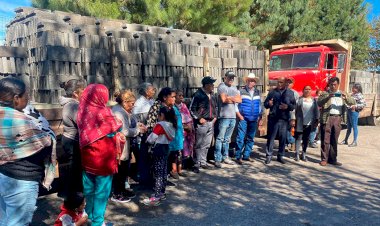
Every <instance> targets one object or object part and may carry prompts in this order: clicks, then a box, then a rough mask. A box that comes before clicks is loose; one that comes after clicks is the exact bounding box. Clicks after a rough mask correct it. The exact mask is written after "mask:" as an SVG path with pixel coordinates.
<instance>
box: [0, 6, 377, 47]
mask: <svg viewBox="0 0 380 226" xmlns="http://www.w3.org/2000/svg"><path fill="white" fill-rule="evenodd" d="M364 2H365V3H368V5H369V13H368V18H367V19H368V20H369V21H371V20H372V19H373V18H376V17H380V0H365V1H364ZM21 6H31V0H0V45H1V44H3V43H4V38H5V31H6V26H5V25H6V24H7V23H8V22H9V21H10V20H11V19H12V18H13V17H14V15H15V13H14V9H15V8H17V7H21Z"/></svg>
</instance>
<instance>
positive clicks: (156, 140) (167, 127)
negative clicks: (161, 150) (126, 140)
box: [146, 121, 176, 144]
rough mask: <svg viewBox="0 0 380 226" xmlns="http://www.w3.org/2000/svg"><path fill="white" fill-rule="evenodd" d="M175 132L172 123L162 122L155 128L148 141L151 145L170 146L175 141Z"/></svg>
mask: <svg viewBox="0 0 380 226" xmlns="http://www.w3.org/2000/svg"><path fill="white" fill-rule="evenodd" d="M175 132H176V131H175V129H174V127H173V124H172V123H170V122H166V121H160V122H157V124H156V125H155V126H154V128H153V132H152V133H151V134H150V135H149V136H148V138H147V140H146V141H147V142H148V143H150V144H169V143H170V142H171V141H172V140H173V139H174V136H175Z"/></svg>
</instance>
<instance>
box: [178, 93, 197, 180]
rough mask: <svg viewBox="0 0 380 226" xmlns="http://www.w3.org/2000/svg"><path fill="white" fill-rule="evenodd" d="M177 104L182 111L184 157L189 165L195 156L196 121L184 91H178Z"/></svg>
mask: <svg viewBox="0 0 380 226" xmlns="http://www.w3.org/2000/svg"><path fill="white" fill-rule="evenodd" d="M175 105H176V106H177V108H178V110H179V112H180V113H181V117H182V124H183V129H184V133H183V136H184V141H183V149H182V159H183V161H184V165H185V166H187V167H189V163H190V162H192V161H193V160H192V159H191V157H192V156H193V149H194V142H195V133H194V122H193V118H192V117H191V114H190V111H189V109H188V108H187V106H186V104H185V103H183V92H182V91H177V96H176V99H175ZM186 163H187V164H186ZM178 174H179V175H180V176H184V173H180V170H178ZM181 174H182V175H181Z"/></svg>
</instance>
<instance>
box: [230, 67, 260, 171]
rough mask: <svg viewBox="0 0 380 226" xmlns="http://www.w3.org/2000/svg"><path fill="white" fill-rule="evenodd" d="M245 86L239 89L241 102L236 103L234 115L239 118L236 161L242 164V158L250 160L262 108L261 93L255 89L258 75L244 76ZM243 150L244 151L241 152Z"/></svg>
mask: <svg viewBox="0 0 380 226" xmlns="http://www.w3.org/2000/svg"><path fill="white" fill-rule="evenodd" d="M243 79H244V82H245V86H244V88H242V89H240V95H241V99H242V102H241V103H239V104H236V116H237V118H238V119H239V124H238V130H237V136H236V153H235V157H236V162H237V163H238V164H239V165H242V164H243V161H242V160H245V161H251V158H250V154H251V151H252V147H253V144H254V137H255V134H256V129H257V124H258V122H259V123H261V118H262V114H263V112H264V108H263V107H262V106H261V105H262V103H261V93H260V90H258V89H256V87H255V85H256V83H257V82H258V77H256V76H255V74H254V73H249V75H248V76H245V77H244V78H243ZM243 150H244V152H243Z"/></svg>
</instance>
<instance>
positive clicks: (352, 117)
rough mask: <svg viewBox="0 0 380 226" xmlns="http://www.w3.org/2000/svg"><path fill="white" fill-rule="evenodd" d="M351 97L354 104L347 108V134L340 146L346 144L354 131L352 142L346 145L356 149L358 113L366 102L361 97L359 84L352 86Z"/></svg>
mask: <svg viewBox="0 0 380 226" xmlns="http://www.w3.org/2000/svg"><path fill="white" fill-rule="evenodd" d="M351 97H352V98H354V100H355V102H356V104H354V105H352V106H350V107H348V109H347V110H348V112H347V116H348V120H347V132H346V137H345V138H344V140H343V141H342V142H341V143H340V144H348V138H349V137H350V135H351V131H352V129H353V130H354V141H352V143H351V144H349V145H348V147H356V146H358V119H359V112H360V111H361V110H363V109H364V108H365V106H366V102H365V99H364V96H363V89H362V86H361V85H360V84H359V83H355V84H354V85H353V86H352V94H351Z"/></svg>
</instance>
